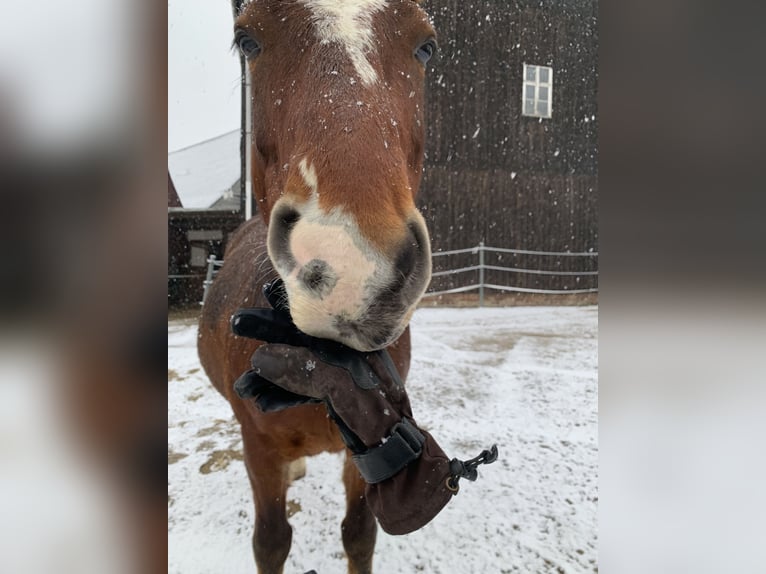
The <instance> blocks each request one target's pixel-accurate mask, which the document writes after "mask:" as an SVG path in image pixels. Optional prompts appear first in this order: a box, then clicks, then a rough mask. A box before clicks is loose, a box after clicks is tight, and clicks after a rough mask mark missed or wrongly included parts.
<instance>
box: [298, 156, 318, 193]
mask: <svg viewBox="0 0 766 574" xmlns="http://www.w3.org/2000/svg"><path fill="white" fill-rule="evenodd" d="M298 169H299V170H300V172H301V177H303V182H304V183H305V184H306V186H307V187H308V188H309V189H310V190H311V193H312V194H313V195H319V180H318V179H317V172H316V170H315V169H314V164H311V165H309V164H308V161H306V158H305V157H304V158H303V159H302V160H301V162H300V163H299V164H298Z"/></svg>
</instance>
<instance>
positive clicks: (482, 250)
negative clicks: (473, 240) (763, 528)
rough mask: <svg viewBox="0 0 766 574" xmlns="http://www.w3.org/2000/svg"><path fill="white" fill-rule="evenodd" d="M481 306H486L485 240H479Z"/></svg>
mask: <svg viewBox="0 0 766 574" xmlns="http://www.w3.org/2000/svg"><path fill="white" fill-rule="evenodd" d="M479 307H484V242H483V241H479Z"/></svg>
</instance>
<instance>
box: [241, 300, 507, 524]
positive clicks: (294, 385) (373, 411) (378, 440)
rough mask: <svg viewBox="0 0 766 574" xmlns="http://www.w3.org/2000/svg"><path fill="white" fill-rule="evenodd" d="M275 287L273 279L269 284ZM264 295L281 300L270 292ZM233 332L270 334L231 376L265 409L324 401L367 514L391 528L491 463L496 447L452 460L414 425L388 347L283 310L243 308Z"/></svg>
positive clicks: (414, 518) (419, 515) (437, 504)
mask: <svg viewBox="0 0 766 574" xmlns="http://www.w3.org/2000/svg"><path fill="white" fill-rule="evenodd" d="M268 289H273V286H267V291H266V293H267V296H268V295H269V291H268ZM268 298H269V301H270V302H272V304H273V301H274V300H279V301H280V302H281V301H284V299H283V298H280V297H276V298H275V297H268ZM232 328H233V330H234V332H235V334H238V335H243V336H250V337H255V338H259V339H261V340H266V341H272V343H273V344H268V345H263V346H261V347H260V348H259V349H258V350H257V351H256V352H255V353H254V354H253V356H252V360H251V362H252V366H253V369H252V370H250V371H248V372H246V373H244V374H243V375H242V376H241V377H240V378H239V379H238V380H237V382H236V383H235V389H236V390H237V392H238V393H239V395H240V396H242V397H244V398H247V397H255V399H256V402H257V403H258V405H259V407H260V408H261V409H262V410H264V411H270V410H280V409H282V408H289V407H290V406H294V405H296V404H301V403H305V402H317V401H323V402H324V403H325V404H326V406H327V410H328V413H329V414H330V416H331V417H332V419H333V420H334V421H335V423H336V424H337V425H338V428H339V430H340V432H341V436H342V437H343V440H344V442H345V443H346V445H347V446H348V448H349V449H350V450H351V451H352V453H353V457H352V458H353V460H354V463H355V464H356V466H357V468H358V469H359V472H360V474H361V475H362V477H363V478H364V479H365V481H366V482H367V483H368V485H367V488H366V491H365V496H366V498H367V503H368V505H369V506H370V509H371V510H372V513H373V514H374V515H375V516H376V517H377V519H378V522H379V523H380V525H381V527H382V528H383V530H385V531H386V532H388V533H389V534H407V533H409V532H412V531H414V530H417V529H419V528H421V527H422V526H424V525H425V524H427V523H428V522H429V521H430V520H431V519H432V518H433V517H434V516H436V515H437V514H438V513H439V512H440V511H441V509H442V508H443V507H444V506H445V505H446V504H447V502H449V500H450V498H451V497H452V496H453V495H454V494H456V493H457V491H458V479H459V478H461V477H466V478H468V479H469V480H476V477H477V472H476V466H478V465H479V464H482V463H489V462H493V461H494V460H495V459H496V458H497V449H496V447H493V448H492V450H491V451H484V452H483V453H482V454H481V455H480V456H479V457H477V458H476V459H473V460H471V461H468V462H465V463H464V462H462V461H459V460H457V459H452V460H450V459H449V458H448V457H447V455H446V454H445V453H444V451H443V450H442V449H441V448H440V447H439V445H438V444H437V443H436V441H435V440H434V438H433V437H432V436H431V435H430V434H429V433H428V432H426V431H424V430H421V429H419V428H418V426H417V423H416V422H415V420H414V418H413V416H412V409H411V407H410V401H409V398H408V397H407V393H406V390H405V388H404V384H403V383H402V381H401V379H400V377H399V374H398V372H397V370H396V367H395V366H394V364H393V361H392V360H391V358H390V356H389V355H388V352H387V351H385V350H383V351H375V352H371V353H362V352H359V351H355V350H353V349H350V348H348V347H344V346H343V345H340V344H338V343H335V342H332V341H326V340H322V339H315V338H313V337H309V336H308V335H305V334H303V333H301V332H300V331H298V330H297V328H296V327H295V326H294V325H293V324H292V321H291V320H290V319H289V311H288V310H287V309H286V308H284V307H282V308H278V307H277V306H276V305H275V310H274V311H272V310H266V309H247V310H242V311H240V312H238V313H237V314H235V316H234V317H233V318H232Z"/></svg>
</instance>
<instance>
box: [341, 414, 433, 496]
mask: <svg viewBox="0 0 766 574" xmlns="http://www.w3.org/2000/svg"><path fill="white" fill-rule="evenodd" d="M425 440H426V438H425V437H424V436H423V433H421V432H420V431H419V430H418V428H417V427H416V426H415V425H413V424H412V423H411V422H410V421H409V420H407V419H406V418H405V419H402V420H401V422H399V423H397V424H396V425H395V426H394V428H393V429H392V431H391V436H390V437H388V438H387V439H386V440H385V441H384V442H383V444H381V445H379V446H375V447H372V448H370V449H367V451H366V452H363V453H359V454H355V455H353V457H352V458H353V460H354V463H355V464H356V467H357V468H358V469H359V474H361V475H362V478H364V480H365V481H366V482H367V483H368V484H377V483H378V482H383V481H384V480H386V479H388V478H391V477H392V476H394V475H395V474H397V473H398V472H399V471H400V470H402V469H403V468H404V467H405V466H407V465H408V464H409V463H411V462H412V461H414V460H417V459H418V458H419V457H420V454H421V453H422V452H423V443H424V442H425Z"/></svg>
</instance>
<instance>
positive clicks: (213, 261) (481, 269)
mask: <svg viewBox="0 0 766 574" xmlns="http://www.w3.org/2000/svg"><path fill="white" fill-rule="evenodd" d="M486 253H503V254H513V255H536V256H542V257H584V258H592V257H598V253H597V252H591V251H588V252H581V253H573V252H570V251H562V252H558V251H529V250H527V249H507V248H504V247H487V246H486V245H484V242H483V241H482V242H480V243H479V245H477V246H476V247H468V248H466V249H453V250H451V251H436V252H434V253H432V254H431V258H432V260H436V259H437V258H439V257H445V256H448V255H465V254H471V255H476V256H478V258H479V261H478V263H477V264H475V265H468V266H464V267H459V268H456V269H444V270H441V271H434V272H433V273H432V274H431V276H432V277H446V276H451V275H458V274H460V273H468V272H471V271H478V282H477V283H473V284H470V285H461V286H459V287H454V288H451V289H442V290H439V291H427V292H426V294H425V295H424V297H436V296H439V295H448V294H453V293H467V292H470V291H476V290H478V291H479V306H483V305H484V296H485V291H486V290H487V289H492V290H494V291H503V292H513V293H539V294H544V295H576V294H581V293H597V292H598V287H590V288H586V289H534V288H530V287H519V286H512V285H498V284H496V283H488V282H486V281H485V272H486V271H499V272H506V273H518V274H529V275H546V276H562V277H572V276H577V277H581V276H598V271H557V270H552V269H528V268H524V267H503V266H501V265H489V264H487V263H486V256H485V254H486ZM207 264H208V266H207V275H206V277H205V281H204V282H203V287H204V290H203V295H202V302H203V303H204V302H205V298H206V297H207V292H208V288H209V287H210V285H211V284H212V283H213V279H215V275H216V273H217V271H218V269H219V268H220V267H221V265H223V260H222V259H217V258H216V256H215V255H211V256H210V257H208V259H207Z"/></svg>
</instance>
